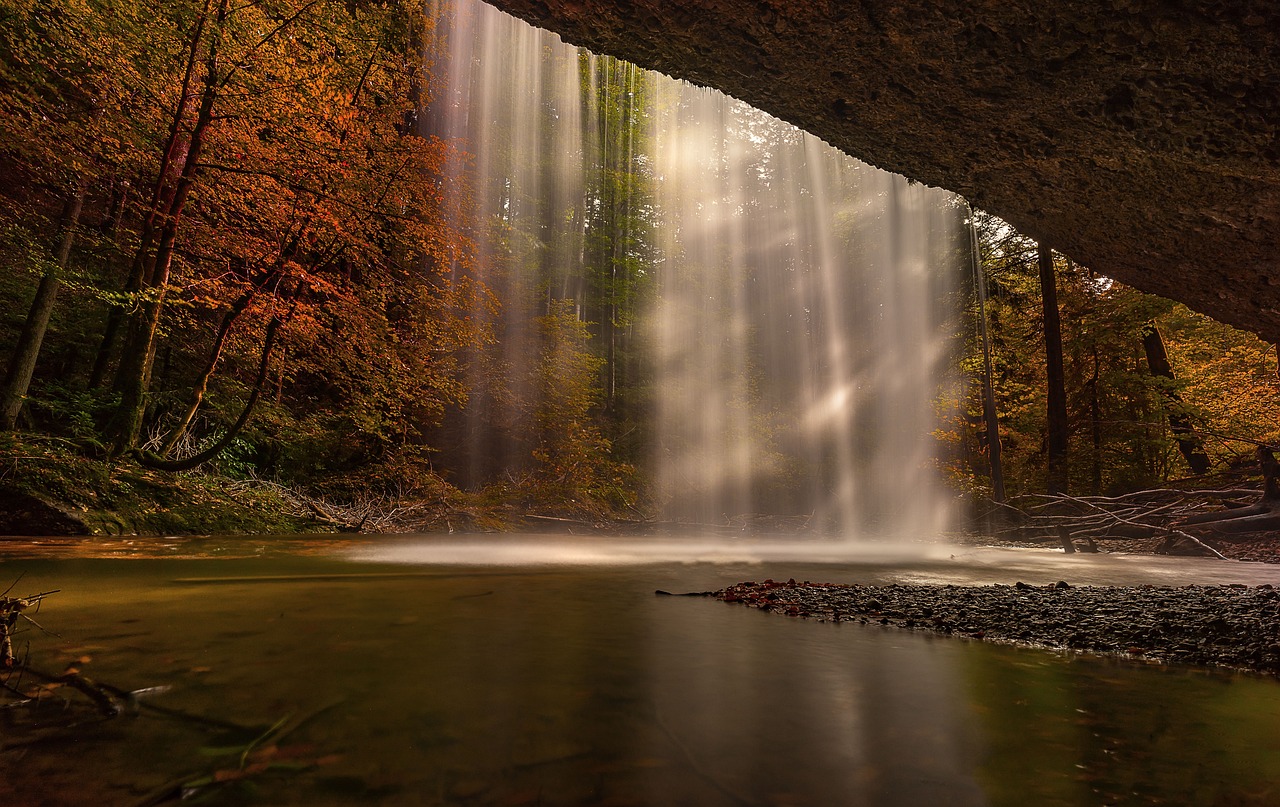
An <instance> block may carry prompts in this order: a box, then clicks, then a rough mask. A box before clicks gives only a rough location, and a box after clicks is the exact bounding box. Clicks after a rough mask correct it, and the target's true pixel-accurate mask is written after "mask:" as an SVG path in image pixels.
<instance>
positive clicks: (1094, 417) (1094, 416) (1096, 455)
mask: <svg viewBox="0 0 1280 807" xmlns="http://www.w3.org/2000/svg"><path fill="white" fill-rule="evenodd" d="M1101 370H1102V362H1101V360H1100V359H1099V357H1098V346H1097V345H1094V346H1093V378H1091V379H1089V425H1090V427H1091V428H1090V431H1091V436H1092V437H1093V494H1094V495H1095V496H1097V495H1100V494H1101V493H1102V398H1101V393H1100V392H1099V387H1100V386H1101V384H1102V381H1101Z"/></svg>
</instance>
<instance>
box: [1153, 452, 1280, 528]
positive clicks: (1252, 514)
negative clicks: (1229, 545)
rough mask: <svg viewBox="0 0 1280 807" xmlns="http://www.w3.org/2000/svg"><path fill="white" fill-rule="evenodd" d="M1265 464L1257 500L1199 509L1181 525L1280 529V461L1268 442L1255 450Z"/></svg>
mask: <svg viewBox="0 0 1280 807" xmlns="http://www.w3.org/2000/svg"><path fill="white" fill-rule="evenodd" d="M1255 454H1256V456H1257V458H1258V465H1259V466H1260V467H1261V468H1262V496H1261V497H1260V498H1259V499H1258V501H1257V502H1255V503H1253V504H1251V505H1247V506H1243V507H1233V508H1228V509H1226V510H1218V511H1214V512H1209V513H1197V514H1195V515H1191V516H1188V517H1186V518H1184V519H1182V520H1181V521H1179V522H1178V526H1181V527H1189V526H1198V525H1204V526H1205V527H1206V528H1207V529H1208V530H1210V531H1212V532H1218V533H1228V534H1239V533H1244V532H1260V531H1262V530H1275V529H1280V462H1276V458H1275V454H1273V453H1272V451H1271V449H1270V448H1267V447H1266V446H1258V448H1257V450H1256V452H1255Z"/></svg>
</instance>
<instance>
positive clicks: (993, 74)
mask: <svg viewBox="0 0 1280 807" xmlns="http://www.w3.org/2000/svg"><path fill="white" fill-rule="evenodd" d="M491 3H492V4H493V5H494V6H496V7H498V8H501V9H503V10H505V11H508V12H510V13H512V14H514V15H516V16H518V17H521V18H523V19H525V20H527V21H529V22H531V23H533V24H535V25H538V26H541V27H544V28H548V29H550V30H553V31H556V32H557V33H559V34H560V35H561V36H563V37H564V38H565V39H566V40H567V41H569V42H571V43H573V44H577V45H582V46H584V47H587V48H590V49H592V50H595V51H597V52H601V53H609V54H612V55H615V56H618V57H621V58H624V59H627V60H630V61H633V62H635V63H637V64H639V65H641V66H643V67H648V68H652V69H655V70H658V71H660V72H663V73H666V74H668V75H671V76H674V77H676V78H683V79H686V80H689V81H693V82H695V83H698V84H702V85H706V86H711V87H715V88H716V89H719V90H722V91H724V92H726V93H728V94H729V95H732V96H734V97H736V98H739V99H741V100H743V101H746V102H748V103H751V104H753V105H754V106H757V107H759V108H760V109H763V110H765V111H766V112H769V113H771V114H773V115H776V116H777V117H779V118H782V119H783V120H787V121H789V122H791V123H793V124H795V125H796V126H799V127H801V128H803V129H805V130H807V131H809V132H812V133H813V134H815V135H817V136H819V137H821V138H822V139H824V140H826V141H827V142H828V143H831V144H832V145H833V146H835V147H837V148H839V149H841V150H842V151H845V152H846V153H848V154H850V155H852V156H854V157H857V158H859V159H862V160H864V161H866V162H868V163H871V164H872V165H876V166H878V167H880V168H884V169H886V170H890V171H895V172H897V173H900V174H903V175H905V176H908V177H911V178H912V179H915V180H918V181H920V182H923V183H925V184H929V185H933V186H937V187H942V188H946V189H948V190H952V191H955V192H957V193H959V194H961V195H963V196H965V197H966V198H967V199H969V200H970V201H971V202H972V203H973V204H974V205H975V206H977V207H980V208H982V209H985V210H987V211H989V212H991V213H994V214H996V215H998V216H1000V217H1002V218H1004V219H1005V220H1007V221H1009V222H1010V224H1012V225H1013V226H1015V227H1017V228H1018V229H1019V230H1021V231H1022V232H1024V233H1026V234H1027V235H1029V236H1031V237H1033V238H1037V239H1039V240H1042V241H1045V242H1047V243H1048V244H1050V245H1052V246H1053V247H1054V248H1055V249H1057V250H1059V251H1060V252H1062V253H1064V254H1066V255H1068V256H1070V257H1072V258H1073V259H1075V260H1076V261H1078V262H1080V263H1082V264H1084V265H1086V266H1088V267H1090V268H1091V269H1093V270H1094V271H1096V272H1099V273H1101V274H1104V275H1107V276H1109V277H1113V278H1115V279H1117V280H1120V281H1122V282H1124V283H1127V284H1129V285H1132V286H1134V287H1136V288H1139V289H1142V290H1144V291H1148V292H1151V293H1154V294H1159V295H1161V296H1164V297H1168V298H1171V299H1175V300H1179V301H1181V302H1184V303H1186V304H1187V305H1188V306H1190V307H1191V308H1193V309H1196V310H1198V311H1202V312H1204V313H1206V314H1208V315H1210V316H1212V317H1214V318H1216V319H1218V320H1221V321H1223V322H1227V323H1230V324H1232V325H1235V326H1237V327H1241V328H1245V329H1248V330H1251V331H1253V332H1255V333H1257V334H1259V335H1260V336H1262V337H1263V338H1266V339H1269V340H1272V341H1280V258H1278V257H1277V254H1276V252H1277V246H1278V241H1280V238H1278V236H1280V4H1275V3H1273V2H1269V1H1267V2H1264V1H1262V0H1241V1H1240V2H1230V1H1228V2H1198V1H1195V2H1163V1H1159V0H1106V1H1105V2H1102V3H1097V2H1089V3H1086V2H1049V3H1040V4H1035V3H1023V2H1008V0H976V2H975V0H968V1H967V2H963V3H962V2H957V0H935V1H934V2H927V1H925V0H903V1H902V2H892V3H890V2H879V1H878V0H864V1H863V2H856V3H855V2H839V1H838V0H826V2H823V0H814V1H813V2H794V1H793V0H689V1H688V2H680V3H678V4H677V3H673V2H669V1H668V2H659V1H658V0H491Z"/></svg>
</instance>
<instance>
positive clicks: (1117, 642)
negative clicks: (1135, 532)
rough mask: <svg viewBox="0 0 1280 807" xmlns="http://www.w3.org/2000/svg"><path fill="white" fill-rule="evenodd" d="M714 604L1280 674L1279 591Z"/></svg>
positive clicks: (832, 593)
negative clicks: (740, 605) (738, 605)
mask: <svg viewBox="0 0 1280 807" xmlns="http://www.w3.org/2000/svg"><path fill="white" fill-rule="evenodd" d="M710 595H711V596H714V597H715V598H717V599H719V600H723V601H724V602H727V603H738V604H742V605H747V606H750V607H753V608H759V609H761V610H765V611H771V612H774V613H779V614H784V615H786V616H793V617H807V618H810V619H820V620H824V621H829V622H858V623H861V624H864V625H868V624H878V625H885V626H892V627H897V628H903V629H907V630H926V631H933V632H936V633H945V634H954V635H957V636H965V637H969V638H971V639H979V640H987V641H1000V642H1008V643H1014V644H1021V645H1028V646H1035V647H1049V648H1064V649H1070V650H1076V651H1082V652H1090V653H1102V654H1111V655H1120V656H1128V657H1132V658H1137V659H1146V660H1151V661H1159V662H1165V663H1173V664H1202V665H1217V666H1225V667H1232V668H1236V669H1245V670H1254V671H1257V672H1263V673H1268V674H1271V675H1276V674H1280V591H1278V590H1275V589H1274V588H1273V587H1272V586H1270V585H1262V586H1258V587H1255V588H1250V587H1248V586H1243V585H1229V586H1182V587H1177V588H1173V587H1167V586H1136V587H1129V586H1079V587H1077V586H1070V585H1068V584H1066V583H1057V584H1055V585H1048V586H1030V585H1027V584H1025V583H1017V584H1016V585H1012V586H1001V585H996V586H927V585H889V586H860V585H837V584H827V583H810V582H807V581H806V582H803V583H797V582H796V581H795V580H789V581H787V582H776V581H773V580H766V581H764V582H763V583H754V582H746V583H739V584H737V585H734V586H731V587H729V588H726V589H722V590H720V591H716V592H711V593H710Z"/></svg>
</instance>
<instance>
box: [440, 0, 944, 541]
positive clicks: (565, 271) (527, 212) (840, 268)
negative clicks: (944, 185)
mask: <svg viewBox="0 0 1280 807" xmlns="http://www.w3.org/2000/svg"><path fill="white" fill-rule="evenodd" d="M435 18H436V20H437V24H436V31H437V33H438V34H439V35H440V36H439V40H440V42H441V43H445V44H444V46H442V47H440V48H437V51H436V53H437V56H436V63H435V64H432V65H430V69H431V70H432V72H433V74H434V75H435V76H436V77H437V83H436V89H435V90H434V93H433V95H434V98H433V100H432V103H431V118H430V126H431V131H432V133H434V134H437V135H440V136H443V137H446V138H451V139H454V140H456V141H458V142H459V143H460V144H461V145H462V147H463V149H464V150H465V151H466V152H467V153H469V154H470V155H471V160H470V162H469V163H466V164H459V165H458V166H456V167H455V169H454V170H456V171H458V172H465V173H468V174H469V175H470V176H471V177H472V179H473V181H472V183H471V184H472V186H473V187H474V188H475V189H476V195H475V204H476V209H475V211H474V215H473V219H474V221H475V226H476V229H477V235H478V240H479V242H480V243H481V245H482V246H481V248H482V250H483V251H484V252H485V253H486V255H487V256H488V257H487V259H486V260H485V261H484V262H483V263H484V265H486V266H488V267H490V269H489V270H488V271H489V272H490V274H489V276H487V277H486V278H485V280H486V282H487V283H488V284H489V285H490V286H491V287H492V288H494V289H495V291H496V292H497V294H498V296H499V297H500V298H501V299H503V300H504V301H506V303H505V304H506V305H508V306H511V305H516V306H518V305H527V306H529V310H528V311H526V312H524V313H523V315H508V316H504V317H503V318H502V319H501V321H500V323H499V324H498V326H497V327H498V329H499V331H500V332H499V333H498V334H497V338H498V341H499V343H500V344H502V345H504V346H506V347H505V350H506V352H505V353H504V354H503V359H502V360H503V361H504V362H505V363H506V364H507V365H508V366H509V368H510V374H511V377H512V378H513V379H516V380H515V381H513V383H515V384H518V383H520V382H519V381H518V379H520V378H527V377H528V376H527V374H522V373H520V372H519V371H518V368H519V367H521V366H522V363H523V364H527V363H528V362H529V361H530V360H531V357H530V356H529V355H528V351H529V345H530V344H531V342H530V339H529V338H528V337H529V335H528V333H526V332H522V329H525V330H526V331H527V329H528V328H529V327H530V326H529V324H528V323H530V322H532V321H533V320H534V318H535V317H536V316H537V315H538V314H539V310H538V308H539V307H542V309H543V310H550V306H551V304H552V301H555V300H565V301H569V302H570V303H571V304H572V305H573V306H574V310H575V311H576V312H577V315H578V316H579V317H580V318H581V319H582V320H583V321H585V322H591V323H593V325H592V327H593V328H594V329H595V330H594V333H595V334H596V336H597V341H598V342H599V343H600V344H602V345H603V346H604V347H603V348H602V351H603V352H606V353H607V355H606V356H605V357H604V359H605V360H604V367H605V371H604V379H603V381H602V384H603V386H604V388H605V393H604V397H605V399H606V404H607V405H610V406H613V405H620V404H617V403H616V401H615V394H616V390H617V388H618V386H619V384H620V383H621V378H622V377H623V376H625V375H626V374H627V373H635V372H639V371H638V370H636V368H634V367H630V366H627V365H625V364H624V363H623V362H621V361H617V360H615V355H614V353H615V350H616V349H617V348H618V346H619V345H620V344H623V343H624V342H625V341H626V340H633V343H634V344H642V345H646V346H647V348H648V355H649V359H648V360H647V362H646V363H645V366H646V368H647V370H645V372H648V373H650V374H651V377H652V384H651V388H652V390H653V395H652V404H651V407H650V408H649V410H648V412H647V417H649V418H650V420H651V423H652V429H651V434H652V441H651V442H652V445H651V447H650V451H651V456H652V458H653V463H652V468H651V476H652V478H653V479H654V483H655V485H656V488H657V492H658V499H659V500H660V501H661V502H662V503H663V507H664V514H663V518H664V519H666V520H669V521H673V522H685V523H695V524H725V523H741V524H743V525H744V526H750V525H751V524H752V523H753V521H758V520H759V519H758V518H757V517H756V516H754V515H753V514H761V513H770V514H783V513H785V514H791V515H793V516H796V517H797V518H798V521H795V522H792V524H793V525H794V524H797V523H800V522H803V523H805V524H806V525H807V526H809V527H811V528H817V529H820V530H822V531H824V532H829V533H835V534H839V535H843V536H873V537H881V538H884V537H894V536H899V535H915V536H919V535H932V534H936V533H937V532H938V531H940V530H943V529H945V528H946V527H947V526H948V523H949V519H950V508H949V507H948V500H949V498H950V496H949V494H948V493H947V492H946V491H945V490H944V489H943V487H942V484H941V482H940V481H939V479H938V475H937V473H936V471H935V469H934V464H935V463H934V455H935V451H936V447H935V444H934V438H933V436H932V432H933V431H934V429H935V428H936V414H935V401H936V400H938V396H939V391H940V385H941V383H942V382H941V380H940V379H941V378H942V376H943V372H942V371H943V368H944V366H945V365H946V363H947V359H948V356H947V354H946V350H947V335H948V334H949V333H950V332H951V328H950V327H949V325H950V316H949V313H948V312H947V311H946V306H945V304H944V302H945V301H946V300H948V299H949V297H950V294H949V292H950V289H949V287H948V284H949V282H950V279H951V278H953V277H955V276H957V271H956V270H955V269H954V267H953V263H954V261H955V259H956V255H957V254H962V251H961V250H957V249H956V236H957V232H956V227H955V222H956V221H957V220H958V218H959V214H958V208H957V205H956V204H955V200H954V199H953V198H952V197H951V196H949V195H948V194H945V193H943V192H940V191H935V190H931V189H927V188H924V187H920V186H917V185H910V184H908V183H907V181H906V180H904V179H902V178H901V177H897V176H894V175H891V174H888V173H885V172H883V171H879V170H876V169H874V168H871V167H869V166H867V165H864V164H862V163H859V162H857V161H855V160H853V159H851V158H849V157H847V156H845V155H843V154H841V153H839V152H837V151H835V150H834V149H832V148H830V147H828V146H827V145H825V144H823V143H822V142H820V141H819V140H817V139H816V138H814V137H812V136H810V135H808V134H806V133H803V132H801V131H799V130H797V129H795V128H794V127H792V126H790V125H788V124H785V123H782V122H780V121H778V120H776V119H773V118H771V117H769V116H767V115H765V114H764V113H761V112H759V111H757V110H755V109H752V108H751V107H749V106H747V105H745V104H742V103H740V102H737V101H734V100H733V99H730V98H728V97H726V96H724V95H722V94H720V93H717V92H714V91H709V90H705V89H700V88H696V87H693V86H691V85H689V84H686V83H683V82H678V81H675V80H671V79H668V78H666V77H663V76H660V75H657V74H654V73H650V72H647V71H642V70H639V69H638V68H636V67H634V66H632V65H628V64H626V63H623V62H620V61H618V60H615V59H611V58H607V57H597V56H593V55H591V54H588V53H586V52H583V51H580V50H578V49H575V48H571V47H569V46H567V45H565V44H563V43H562V42H560V40H559V39H558V38H556V37H555V36H554V35H552V34H549V33H546V32H542V31H538V30H537V29H534V28H531V27H529V26H527V25H525V24H523V23H521V22H518V21H516V20H514V19H512V18H510V17H507V16H506V15H504V14H502V13H500V12H497V11H495V10H493V9H491V8H489V7H488V6H484V5H483V4H481V3H479V2H475V0H448V2H447V5H443V6H441V7H440V8H439V9H437V11H436V12H435ZM593 289H595V291H596V292H597V293H596V294H594V295H593V294H592V293H591V291H592V290H593ZM600 289H606V290H607V291H606V293H603V294H602V293H598V292H599V291H600ZM619 290H623V291H619ZM627 295H631V296H627ZM526 392H528V393H529V394H532V391H526ZM500 397H501V396H494V400H493V401H490V402H489V404H488V405H489V406H491V407H500V406H501V405H502V402H501V400H498V398H500ZM511 397H513V398H518V397H520V396H511ZM475 406H476V409H477V410H479V409H480V403H479V398H478V397H477V403H476V405H475ZM495 420H498V421H500V420H502V418H500V417H499V418H495V417H494V416H493V412H492V411H489V412H488V413H487V417H486V421H487V422H494V421H495ZM472 439H473V440H474V441H476V443H477V446H476V448H475V449H474V455H475V456H482V455H484V456H492V455H494V453H495V452H494V450H493V449H492V447H489V448H488V449H487V450H482V449H481V448H480V443H481V442H482V441H485V440H492V437H491V436H486V435H483V434H479V433H477V434H474V435H472Z"/></svg>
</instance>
